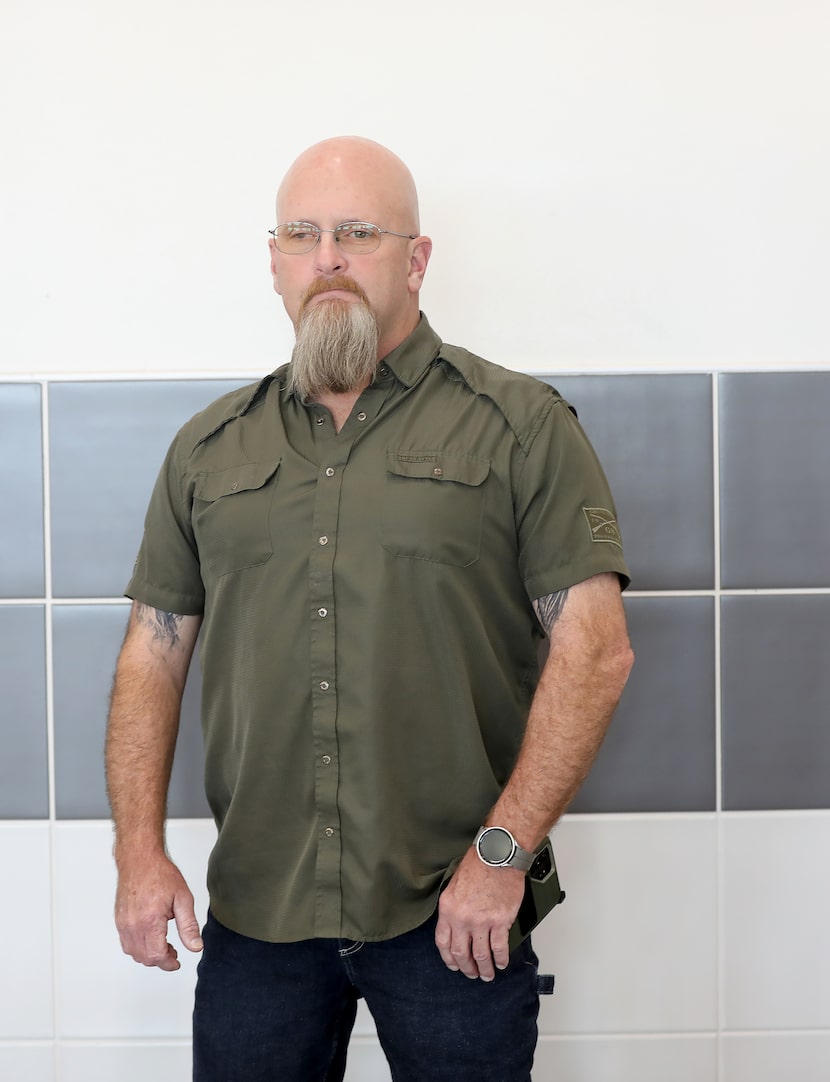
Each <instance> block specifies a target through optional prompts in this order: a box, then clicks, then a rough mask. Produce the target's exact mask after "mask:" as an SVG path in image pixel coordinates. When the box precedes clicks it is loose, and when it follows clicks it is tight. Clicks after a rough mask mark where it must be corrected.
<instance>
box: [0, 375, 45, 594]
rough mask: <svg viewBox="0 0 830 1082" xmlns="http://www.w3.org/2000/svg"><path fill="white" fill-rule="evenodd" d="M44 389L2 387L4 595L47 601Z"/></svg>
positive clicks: (0, 585)
mask: <svg viewBox="0 0 830 1082" xmlns="http://www.w3.org/2000/svg"><path fill="white" fill-rule="evenodd" d="M40 394H41V392H40V385H39V384H35V383H5V384H0V491H2V493H3V513H2V528H0V596H2V597H43V596H44V555H43V553H44V547H43V428H42V424H41V403H40Z"/></svg>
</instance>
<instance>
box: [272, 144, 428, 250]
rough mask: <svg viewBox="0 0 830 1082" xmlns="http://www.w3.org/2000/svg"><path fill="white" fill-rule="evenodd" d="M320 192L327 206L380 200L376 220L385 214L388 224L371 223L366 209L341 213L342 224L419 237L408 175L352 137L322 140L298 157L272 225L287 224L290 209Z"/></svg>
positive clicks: (376, 147) (375, 147)
mask: <svg viewBox="0 0 830 1082" xmlns="http://www.w3.org/2000/svg"><path fill="white" fill-rule="evenodd" d="M312 188H313V189H319V188H324V189H325V190H326V191H327V193H328V195H329V197H330V199H331V201H332V203H333V204H337V202H338V198H342V199H348V198H349V197H351V198H352V199H354V197H355V196H356V194H357V193H363V194H362V199H363V200H364V201H365V202H367V203H370V202H371V201H377V200H380V205H379V207H378V212H377V213H378V214H379V215H380V216H383V215H384V214H390V215H392V216H393V220H394V224H392V221H390V220H387V221H375V218H373V217H370V215H369V213H368V207H367V208H366V209H361V208H360V207H357V206H355V207H354V208H353V210H352V211H344V212H343V213H344V217H342V218H341V221H348V220H352V221H361V220H366V221H372V222H375V224H378V225H382V226H383V227H384V228H387V229H396V230H400V231H401V232H406V233H412V234H415V235H417V234H418V233H419V232H420V221H419V215H418V193H417V191H416V189H415V181H414V180H413V179H412V174H411V173H410V172H409V170H408V169H407V167H406V166H405V165H404V163H403V162H402V161H401V159H400V158H399V157H398V156H397V155H396V154H393V153H392V151H391V150H388V149H387V148H386V147H384V146H381V144H380V143H375V142H373V141H372V140H371V139H363V138H361V137H360V136H356V135H344V136H338V137H337V138H334V139H324V140H323V141H322V142H321V143H315V144H314V146H311V147H309V148H308V150H305V151H303V153H302V154H301V155H300V156H299V157H298V158H297V160H296V161H295V162H294V163H293V165H292V166H291V167H290V168H289V170H288V172H287V173H286V174H285V177H284V178H283V181H282V184H281V185H280V187H279V191H278V192H277V221H280V222H284V221H292V220H295V219H296V215H295V213H294V212H293V210H292V208H293V207H294V206H296V205H297V203H298V202H302V199H303V196H304V193H306V192H308V191H309V190H310V189H312ZM346 205H348V204H346Z"/></svg>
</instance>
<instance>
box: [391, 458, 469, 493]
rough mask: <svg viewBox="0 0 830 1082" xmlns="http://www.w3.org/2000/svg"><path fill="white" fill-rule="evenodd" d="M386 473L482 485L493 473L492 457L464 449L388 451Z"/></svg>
mask: <svg viewBox="0 0 830 1082" xmlns="http://www.w3.org/2000/svg"><path fill="white" fill-rule="evenodd" d="M386 472H387V473H394V474H396V475H397V476H398V477H417V478H422V479H429V480H430V481H455V482H457V483H458V484H462V485H480V484H482V483H483V482H484V481H485V480H486V478H487V474H488V473H489V472H490V460H489V459H488V458H476V457H475V456H474V455H465V454H464V453H463V452H461V451H387V452H386Z"/></svg>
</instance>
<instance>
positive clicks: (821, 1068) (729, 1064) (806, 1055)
mask: <svg viewBox="0 0 830 1082" xmlns="http://www.w3.org/2000/svg"><path fill="white" fill-rule="evenodd" d="M723 1068H724V1070H723V1078H722V1080H721V1082H746V1080H747V1079H751V1082H827V1079H828V1077H830V1033H786V1034H785V1033H781V1034H779V1033H775V1034H761V1033H758V1034H751V1035H749V1034H728V1035H727V1036H725V1037H724V1040H723Z"/></svg>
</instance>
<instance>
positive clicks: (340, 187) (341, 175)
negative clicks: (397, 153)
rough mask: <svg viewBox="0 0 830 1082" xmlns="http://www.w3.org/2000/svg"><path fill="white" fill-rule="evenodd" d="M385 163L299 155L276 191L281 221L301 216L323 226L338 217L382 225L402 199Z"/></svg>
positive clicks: (334, 221) (394, 179) (302, 219)
mask: <svg viewBox="0 0 830 1082" xmlns="http://www.w3.org/2000/svg"><path fill="white" fill-rule="evenodd" d="M396 179H397V178H395V177H392V176H390V175H389V170H388V169H386V168H384V163H380V162H375V163H374V167H372V165H371V164H370V163H369V162H368V161H365V160H361V159H360V158H357V159H352V158H348V157H339V158H337V157H336V158H328V159H326V158H322V159H320V158H318V159H311V160H308V161H298V162H297V163H295V165H294V166H293V167H292V169H290V170H289V172H288V174H287V175H286V177H285V180H284V181H283V183H282V184H281V186H280V190H279V193H278V196H277V214H278V218H279V220H280V221H283V222H288V221H305V222H311V223H312V224H314V225H319V226H322V227H324V228H332V227H334V226H336V225H339V224H340V223H341V222H349V221H352V222H357V221H363V222H374V223H377V224H379V225H386V224H387V223H388V220H389V219H390V218H391V217H392V216H394V215H395V214H396V212H397V210H398V206H399V204H400V202H401V194H400V191H399V185H398V184H397V183H396Z"/></svg>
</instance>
